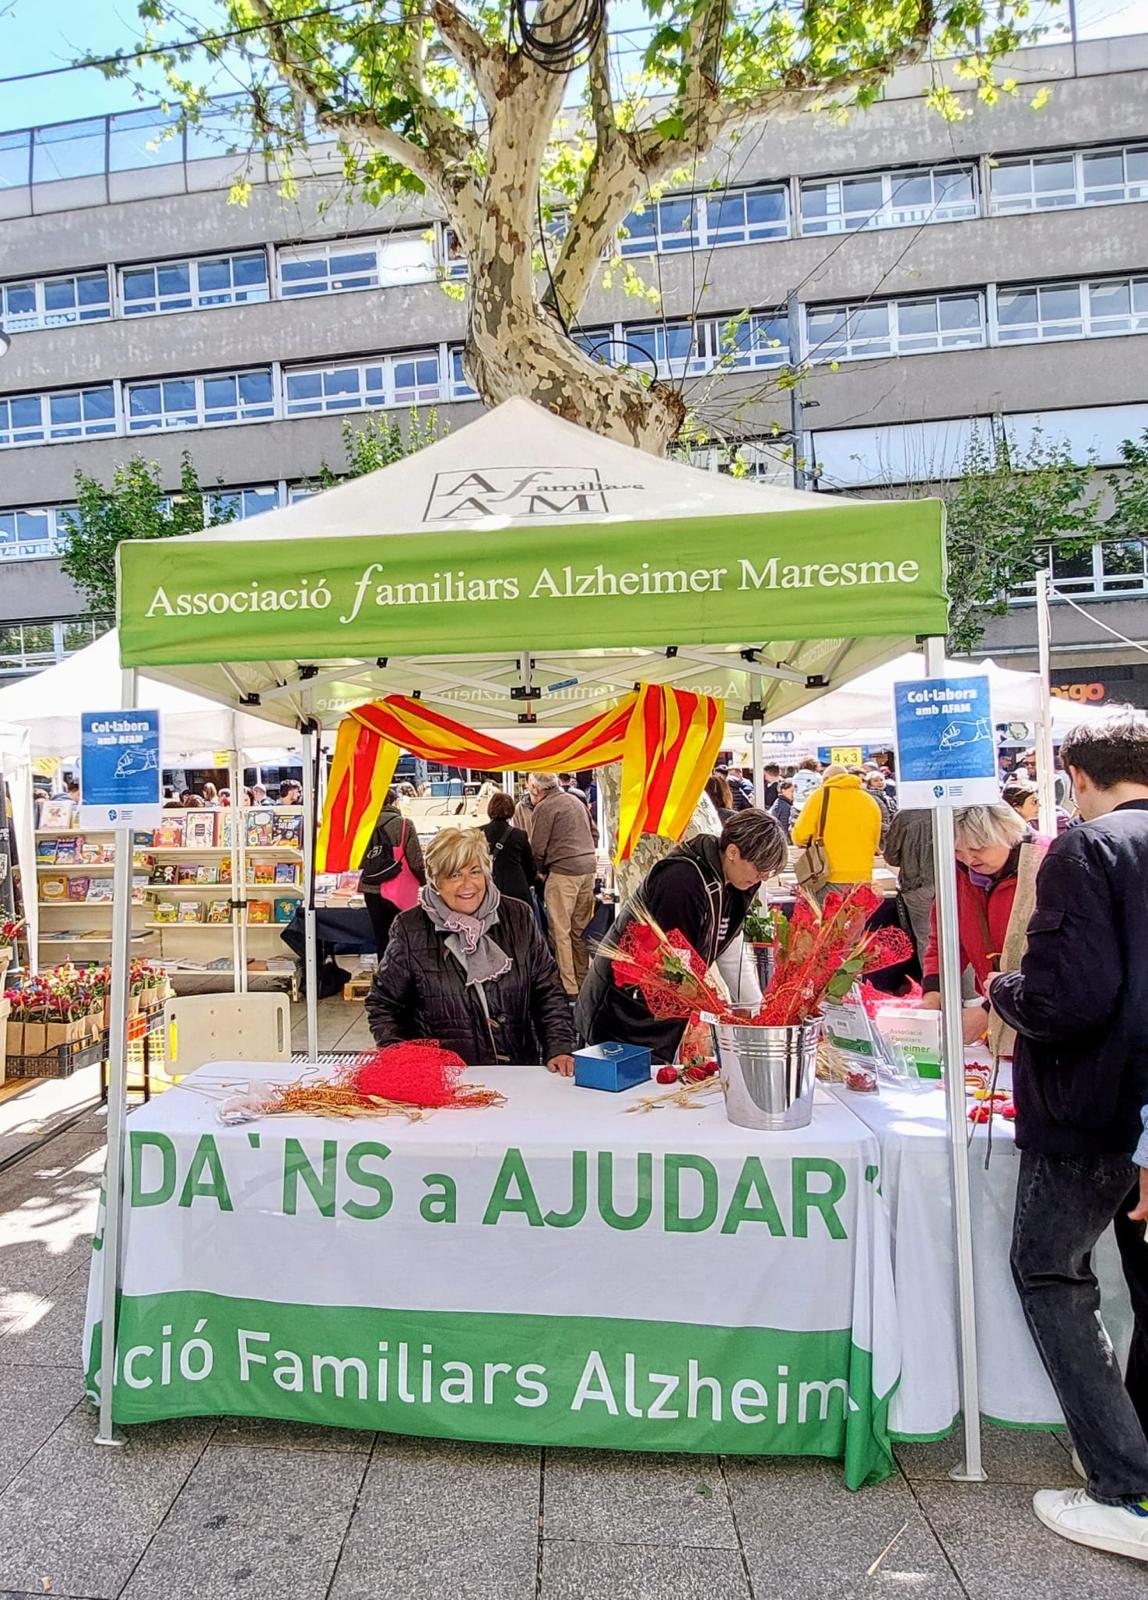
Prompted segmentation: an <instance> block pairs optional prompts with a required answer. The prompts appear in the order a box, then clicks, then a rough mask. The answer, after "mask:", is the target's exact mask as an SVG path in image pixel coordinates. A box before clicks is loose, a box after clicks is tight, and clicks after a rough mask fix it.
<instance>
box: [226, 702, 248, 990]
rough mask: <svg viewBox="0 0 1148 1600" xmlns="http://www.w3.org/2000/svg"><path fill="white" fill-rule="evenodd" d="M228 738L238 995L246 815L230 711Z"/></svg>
mask: <svg viewBox="0 0 1148 1600" xmlns="http://www.w3.org/2000/svg"><path fill="white" fill-rule="evenodd" d="M231 738H232V745H231V749H230V750H229V751H228V752H227V781H228V783H229V784H230V785H231V808H230V809H231V895H230V899H231V989H232V992H233V993H234V994H241V993H242V992H243V990H244V988H245V987H246V985H245V984H244V982H243V979H244V976H245V969H246V966H247V963H246V961H245V960H244V958H243V933H242V927H241V924H240V918H239V908H238V906H237V905H236V904H235V902H236V900H245V899H246V898H247V896H246V892H244V891H242V885H243V879H242V878H241V877H240V871H241V868H240V863H239V833H240V829H241V828H245V827H246V826H247V814H246V812H245V811H244V809H243V766H242V763H241V762H240V759H239V751H238V750H237V749H236V746H235V742H234V741H235V714H234V712H233V713H232V717H231Z"/></svg>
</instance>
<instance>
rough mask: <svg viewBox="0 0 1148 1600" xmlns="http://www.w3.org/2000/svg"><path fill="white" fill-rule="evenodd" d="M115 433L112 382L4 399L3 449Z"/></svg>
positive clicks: (0, 407) (0, 420)
mask: <svg viewBox="0 0 1148 1600" xmlns="http://www.w3.org/2000/svg"><path fill="white" fill-rule="evenodd" d="M115 431H116V397H115V390H114V389H113V388H112V385H111V384H110V383H104V384H98V385H95V386H94V387H93V388H90V389H64V390H59V391H56V392H53V393H50V394H15V395H5V396H3V397H2V398H0V446H9V445H21V444H47V443H51V442H52V441H54V440H56V439H86V438H90V437H92V436H93V435H95V434H101V433H115Z"/></svg>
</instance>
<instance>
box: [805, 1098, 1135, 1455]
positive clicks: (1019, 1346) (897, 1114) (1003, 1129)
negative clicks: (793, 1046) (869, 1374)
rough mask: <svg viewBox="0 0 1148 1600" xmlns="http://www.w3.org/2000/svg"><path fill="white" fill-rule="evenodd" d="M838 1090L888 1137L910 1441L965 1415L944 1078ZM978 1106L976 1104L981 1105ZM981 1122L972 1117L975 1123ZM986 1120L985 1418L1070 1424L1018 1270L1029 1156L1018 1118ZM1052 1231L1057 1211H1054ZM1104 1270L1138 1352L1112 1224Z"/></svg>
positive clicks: (981, 1236)
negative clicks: (1020, 1187) (1015, 1226)
mask: <svg viewBox="0 0 1148 1600" xmlns="http://www.w3.org/2000/svg"><path fill="white" fill-rule="evenodd" d="M833 1093H834V1094H835V1095H836V1096H837V1098H838V1099H839V1100H840V1101H841V1103H842V1104H843V1105H847V1106H848V1107H849V1109H850V1110H851V1111H853V1112H854V1113H855V1114H856V1115H857V1116H858V1117H860V1118H861V1119H862V1121H863V1122H865V1123H867V1124H868V1126H869V1127H870V1128H872V1130H873V1132H874V1133H875V1134H876V1135H877V1138H878V1140H879V1141H880V1146H881V1182H882V1187H883V1189H884V1193H885V1199H886V1201H887V1202H888V1205H889V1212H890V1218H891V1221H892V1227H893V1263H894V1276H895V1282H896V1286H897V1312H898V1316H899V1318H900V1323H901V1384H900V1387H899V1389H898V1391H897V1394H896V1395H895V1397H894V1400H893V1405H892V1408H891V1412H890V1427H891V1429H892V1431H893V1433H894V1434H895V1435H897V1436H898V1437H902V1438H931V1437H936V1436H937V1435H939V1434H943V1433H947V1432H948V1430H949V1428H950V1427H951V1426H952V1424H953V1422H954V1420H955V1419H956V1417H957V1415H958V1413H959V1411H960V1391H959V1384H958V1366H957V1295H956V1278H955V1269H954V1264H953V1226H952V1194H951V1189H950V1183H949V1146H948V1138H947V1135H946V1131H945V1096H944V1091H943V1089H942V1088H941V1086H940V1085H939V1084H938V1085H933V1086H924V1085H922V1086H921V1087H914V1088H904V1089H898V1088H888V1087H886V1085H885V1084H882V1085H881V1089H880V1092H879V1093H878V1094H853V1093H851V1092H850V1091H849V1090H848V1089H844V1088H834V1090H833ZM970 1103H971V1102H970ZM970 1127H972V1124H970ZM987 1149H988V1129H987V1127H986V1126H984V1125H980V1126H977V1127H976V1128H975V1132H974V1136H973V1146H972V1151H971V1153H970V1161H969V1169H970V1180H971V1189H972V1214H973V1263H974V1278H975V1282H974V1293H975V1297H976V1308H977V1349H978V1352H979V1372H980V1384H981V1413H982V1415H983V1416H984V1417H986V1418H989V1419H992V1420H995V1421H998V1422H1005V1423H1010V1424H1013V1425H1029V1426H1036V1425H1045V1426H1047V1425H1051V1424H1054V1423H1061V1422H1063V1420H1064V1418H1063V1416H1062V1414H1061V1411H1060V1407H1059V1405H1058V1404H1057V1400H1056V1396H1055V1394H1054V1393H1053V1391H1052V1386H1051V1385H1050V1383H1049V1381H1048V1378H1047V1377H1046V1375H1045V1371H1044V1368H1043V1366H1042V1365H1041V1363H1040V1358H1039V1356H1038V1355H1037V1353H1036V1349H1035V1347H1034V1345H1033V1343H1032V1339H1031V1337H1030V1336H1029V1332H1028V1326H1027V1324H1026V1323H1025V1320H1024V1313H1023V1312H1022V1310H1021V1307H1020V1301H1019V1300H1018V1299H1017V1295H1016V1290H1015V1289H1014V1287H1013V1281H1012V1274H1011V1271H1010V1269H1009V1244H1010V1241H1011V1238H1012V1217H1013V1207H1014V1202H1015V1198H1016V1180H1017V1166H1018V1162H1019V1159H1020V1158H1019V1152H1018V1151H1017V1148H1016V1145H1015V1144H1014V1142H1013V1125H1012V1123H1011V1122H1006V1121H1005V1120H1004V1119H1003V1118H1002V1117H995V1118H994V1119H993V1129H992V1151H991V1157H990V1161H989V1165H988V1169H987V1170H986V1168H985V1152H986V1150H987ZM1048 1225H1049V1227H1050V1228H1054V1227H1055V1226H1056V1218H1055V1217H1050V1218H1049V1219H1048ZM1094 1267H1095V1270H1096V1274H1097V1277H1098V1278H1099V1280H1100V1285H1101V1296H1102V1302H1103V1315H1104V1319H1105V1324H1106V1326H1107V1328H1108V1331H1109V1333H1110V1334H1111V1336H1112V1339H1113V1342H1114V1344H1115V1345H1116V1347H1117V1349H1118V1350H1120V1351H1121V1352H1122V1353H1123V1352H1124V1351H1125V1350H1126V1349H1127V1344H1128V1338H1129V1336H1130V1332H1131V1309H1130V1306H1129V1303H1128V1294H1127V1290H1126V1288H1125V1285H1124V1280H1123V1276H1122V1274H1121V1271H1120V1259H1119V1255H1118V1253H1117V1250H1116V1242H1115V1240H1114V1238H1113V1236H1112V1232H1111V1230H1109V1232H1108V1233H1107V1234H1106V1235H1105V1236H1104V1238H1103V1239H1102V1240H1101V1241H1100V1245H1099V1247H1098V1249H1097V1251H1096V1258H1095V1261H1094Z"/></svg>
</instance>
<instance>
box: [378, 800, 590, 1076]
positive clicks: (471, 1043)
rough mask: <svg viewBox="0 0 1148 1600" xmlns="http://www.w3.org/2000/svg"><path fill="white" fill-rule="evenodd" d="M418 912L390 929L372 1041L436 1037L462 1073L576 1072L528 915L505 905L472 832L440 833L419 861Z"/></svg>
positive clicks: (513, 903)
mask: <svg viewBox="0 0 1148 1600" xmlns="http://www.w3.org/2000/svg"><path fill="white" fill-rule="evenodd" d="M423 861H424V865H425V868H426V875H427V882H426V886H425V888H423V890H422V891H421V892H420V894H419V904H418V905H417V906H416V907H415V908H414V909H413V910H412V911H404V912H402V913H401V914H400V915H399V916H397V917H396V918H395V920H394V922H393V923H392V924H391V931H390V938H389V940H388V942H387V948H386V952H385V954H384V956H383V959H382V962H381V963H380V966H379V970H378V973H377V974H376V976H375V981H374V983H373V985H372V986H371V992H370V994H369V995H368V996H367V1006H366V1011H367V1021H368V1023H369V1024H370V1029H371V1033H372V1035H373V1036H374V1039H375V1042H376V1043H377V1044H380V1045H386V1044H395V1043H397V1042H398V1041H399V1040H400V1039H437V1040H438V1041H439V1042H440V1043H441V1044H442V1045H443V1046H444V1047H445V1048H446V1049H448V1050H454V1051H456V1052H457V1053H458V1054H459V1055H460V1056H461V1057H462V1058H463V1060H464V1061H465V1062H466V1063H467V1065H468V1066H480V1065H482V1066H490V1065H494V1064H497V1063H502V1062H512V1063H515V1064H518V1063H523V1064H525V1063H527V1062H542V1063H544V1064H545V1065H546V1067H547V1068H548V1069H549V1070H550V1071H551V1072H559V1073H562V1074H563V1076H565V1077H570V1076H571V1075H572V1074H573V1072H574V1058H573V1055H572V1053H571V1052H572V1051H573V1049H574V1026H573V1022H572V1019H571V1015H570V1005H569V1002H568V1000H567V998H566V991H565V990H564V988H563V986H562V979H561V978H560V977H559V975H558V968H557V967H556V966H555V964H554V957H553V956H552V955H551V954H550V951H549V949H548V948H547V946H546V944H545V941H544V940H543V938H542V935H541V933H540V932H539V931H538V924H537V922H536V921H535V919H534V913H533V911H532V910H531V908H530V907H529V906H526V905H523V904H522V903H521V902H520V901H517V900H509V899H504V898H503V897H502V895H500V894H499V892H498V889H497V888H496V887H495V885H494V881H493V878H492V876H491V863H490V849H489V847H488V845H487V842H486V839H485V837H484V836H483V834H482V833H481V832H480V830H479V829H477V828H444V829H442V831H441V832H439V833H437V834H436V835H435V836H434V838H433V839H432V840H431V842H430V843H429V844H428V845H427V847H426V849H425V851H424V853H423Z"/></svg>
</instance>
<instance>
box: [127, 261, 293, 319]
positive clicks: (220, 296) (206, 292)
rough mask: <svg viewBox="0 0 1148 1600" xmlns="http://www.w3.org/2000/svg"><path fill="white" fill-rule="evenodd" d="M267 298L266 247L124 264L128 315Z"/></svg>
mask: <svg viewBox="0 0 1148 1600" xmlns="http://www.w3.org/2000/svg"><path fill="white" fill-rule="evenodd" d="M267 298H268V288H267V257H266V255H265V254H264V252H263V251H262V250H250V251H246V252H244V253H243V254H242V255H228V256H205V257H203V258H202V259H200V260H192V261H161V262H158V263H155V264H154V265H149V266H143V267H121V268H120V299H121V301H122V302H123V308H124V316H125V317H151V316H157V315H159V314H161V313H164V312H169V311H201V310H203V309H205V308H207V307H210V306H234V305H240V304H243V303H244V302H246V301H255V300H266V299H267Z"/></svg>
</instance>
